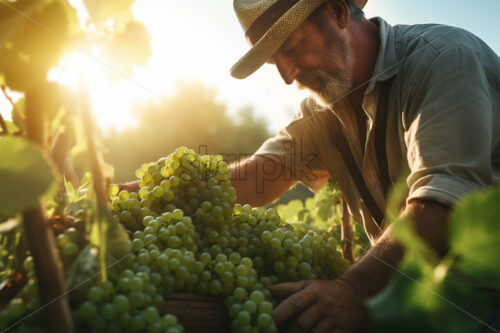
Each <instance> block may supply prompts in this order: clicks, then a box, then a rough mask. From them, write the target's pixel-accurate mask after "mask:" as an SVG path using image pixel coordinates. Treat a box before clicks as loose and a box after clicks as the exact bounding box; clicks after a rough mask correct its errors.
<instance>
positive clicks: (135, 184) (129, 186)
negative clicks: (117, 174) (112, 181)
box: [117, 181, 139, 192]
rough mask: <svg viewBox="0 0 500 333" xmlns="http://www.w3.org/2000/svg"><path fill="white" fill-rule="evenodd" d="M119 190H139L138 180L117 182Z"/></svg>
mask: <svg viewBox="0 0 500 333" xmlns="http://www.w3.org/2000/svg"><path fill="white" fill-rule="evenodd" d="M117 185H118V189H119V190H120V191H123V190H125V191H128V192H137V191H139V181H134V182H130V183H126V184H117Z"/></svg>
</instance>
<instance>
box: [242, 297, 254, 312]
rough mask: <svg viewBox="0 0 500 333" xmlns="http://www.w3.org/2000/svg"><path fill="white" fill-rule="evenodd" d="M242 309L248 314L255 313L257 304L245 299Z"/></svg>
mask: <svg viewBox="0 0 500 333" xmlns="http://www.w3.org/2000/svg"><path fill="white" fill-rule="evenodd" d="M243 310H245V311H247V312H248V313H250V314H252V313H255V312H256V311H257V304H255V302H254V301H252V300H247V301H245V302H244V303H243Z"/></svg>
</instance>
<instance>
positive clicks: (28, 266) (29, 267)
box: [23, 256, 35, 272]
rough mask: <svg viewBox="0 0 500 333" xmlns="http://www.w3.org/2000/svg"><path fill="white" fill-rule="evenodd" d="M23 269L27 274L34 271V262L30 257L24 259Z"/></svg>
mask: <svg viewBox="0 0 500 333" xmlns="http://www.w3.org/2000/svg"><path fill="white" fill-rule="evenodd" d="M23 267H24V269H25V270H26V271H28V272H33V271H34V270H35V262H34V261H33V257H32V256H27V257H26V259H24V262H23Z"/></svg>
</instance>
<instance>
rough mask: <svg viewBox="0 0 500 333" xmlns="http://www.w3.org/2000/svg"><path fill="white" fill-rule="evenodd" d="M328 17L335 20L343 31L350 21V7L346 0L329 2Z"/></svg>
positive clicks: (327, 3) (331, 0)
mask: <svg viewBox="0 0 500 333" xmlns="http://www.w3.org/2000/svg"><path fill="white" fill-rule="evenodd" d="M325 6H326V8H325V10H326V11H327V13H328V15H331V16H332V17H334V18H335V20H336V24H337V25H338V27H339V28H341V29H343V28H345V27H346V26H347V23H348V22H349V20H350V13H349V7H347V4H346V2H345V1H344V0H328V1H327V2H326V4H325Z"/></svg>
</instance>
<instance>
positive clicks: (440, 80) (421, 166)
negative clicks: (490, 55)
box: [404, 46, 495, 205]
mask: <svg viewBox="0 0 500 333" xmlns="http://www.w3.org/2000/svg"><path fill="white" fill-rule="evenodd" d="M490 94H491V91H490V84H489V83H488V77H487V73H485V69H484V66H483V64H482V63H481V59H480V56H479V55H478V54H477V53H476V52H475V51H474V50H473V49H472V48H468V47H466V46H452V47H450V48H448V49H445V50H442V51H441V52H440V53H439V54H437V56H436V57H434V59H433V60H432V61H431V62H430V63H428V64H427V67H426V68H425V70H423V71H422V76H421V79H420V80H417V81H415V85H414V89H412V90H411V93H410V95H411V96H410V98H409V99H408V101H410V102H409V107H408V109H407V110H408V113H407V115H406V123H407V124H408V126H407V128H406V131H405V133H404V139H405V142H406V146H407V160H408V164H409V167H410V170H411V173H410V175H409V177H408V179H407V180H408V185H409V187H410V193H409V197H408V200H411V199H413V198H424V199H432V200H436V201H438V202H441V203H444V204H448V205H453V204H454V203H456V202H457V201H458V200H459V199H460V198H462V197H463V196H465V195H466V194H468V193H469V192H471V191H474V190H478V189H481V188H484V187H486V186H489V185H491V184H492V177H493V171H492V165H491V155H492V149H493V148H492V147H493V146H494V145H495V143H494V142H492V141H493V138H492V137H493V126H494V124H493V123H494V121H493V118H494V117H493V112H494V111H493V106H492V102H491V98H490V97H491V96H490Z"/></svg>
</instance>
